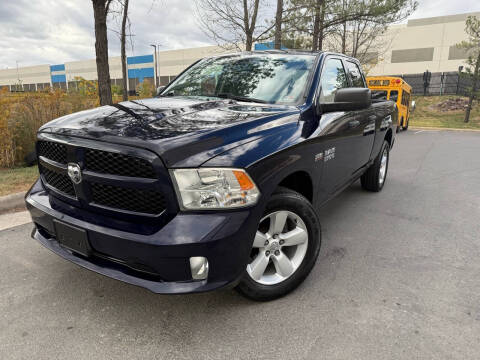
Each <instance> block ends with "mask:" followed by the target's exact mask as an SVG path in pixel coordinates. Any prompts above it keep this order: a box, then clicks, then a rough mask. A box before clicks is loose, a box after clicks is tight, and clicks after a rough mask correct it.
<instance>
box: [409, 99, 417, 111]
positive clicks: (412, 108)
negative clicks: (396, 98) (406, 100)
mask: <svg viewBox="0 0 480 360" xmlns="http://www.w3.org/2000/svg"><path fill="white" fill-rule="evenodd" d="M416 107H417V105H416V103H415V100H412V106H411V108H410V112H412V113H413V112H414V111H415V108H416Z"/></svg>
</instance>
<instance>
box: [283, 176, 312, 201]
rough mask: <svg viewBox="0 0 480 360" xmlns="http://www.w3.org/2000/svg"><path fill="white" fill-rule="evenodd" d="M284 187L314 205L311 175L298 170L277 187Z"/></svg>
mask: <svg viewBox="0 0 480 360" xmlns="http://www.w3.org/2000/svg"><path fill="white" fill-rule="evenodd" d="M279 186H281V187H284V188H287V189H290V190H293V191H296V192H298V193H299V194H301V195H303V196H304V197H305V198H306V199H307V200H308V201H310V203H313V195H314V190H313V181H312V177H311V175H310V174H309V173H308V172H307V171H305V170H297V171H294V172H293V173H291V174H289V175H287V176H286V177H284V178H283V179H282V180H281V181H280V182H279V183H278V185H277V187H279Z"/></svg>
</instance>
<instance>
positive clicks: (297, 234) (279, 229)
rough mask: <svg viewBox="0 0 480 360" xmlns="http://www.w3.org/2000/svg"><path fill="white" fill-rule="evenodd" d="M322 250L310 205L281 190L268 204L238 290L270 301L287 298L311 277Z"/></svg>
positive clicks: (294, 194) (294, 193)
mask: <svg viewBox="0 0 480 360" xmlns="http://www.w3.org/2000/svg"><path fill="white" fill-rule="evenodd" d="M319 250H320V224H319V221H318V219H317V215H316V213H315V211H314V209H313V207H312V205H311V204H310V202H309V201H308V200H307V199H306V198H304V197H303V196H302V195H300V194H299V193H297V192H295V191H292V190H289V189H285V188H279V190H277V191H276V192H275V193H274V194H273V195H272V198H271V199H270V201H269V202H268V204H267V207H266V210H265V213H264V215H263V217H262V219H261V220H260V223H259V225H258V230H257V233H256V235H255V239H254V241H253V246H252V251H251V254H250V260H249V263H248V265H247V268H246V269H245V272H244V275H243V278H242V280H241V281H240V283H239V285H238V286H237V290H238V291H239V292H240V293H242V294H243V295H245V296H246V297H248V298H250V299H253V300H258V301H267V300H273V299H275V298H278V297H280V296H283V295H285V294H287V293H289V292H290V291H292V290H293V289H295V288H296V287H297V286H298V285H300V284H301V283H302V281H303V280H304V279H305V278H306V277H307V275H308V274H309V272H310V270H311V269H312V268H313V265H314V264H315V261H316V259H317V257H318V253H319Z"/></svg>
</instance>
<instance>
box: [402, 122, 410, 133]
mask: <svg viewBox="0 0 480 360" xmlns="http://www.w3.org/2000/svg"><path fill="white" fill-rule="evenodd" d="M409 122H410V119H408V120H407V122H406V123H405V126H402V130H403V131H407V130H408V123H409Z"/></svg>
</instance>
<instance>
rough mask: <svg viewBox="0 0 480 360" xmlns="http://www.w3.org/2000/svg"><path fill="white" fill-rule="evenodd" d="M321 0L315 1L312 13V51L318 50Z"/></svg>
mask: <svg viewBox="0 0 480 360" xmlns="http://www.w3.org/2000/svg"><path fill="white" fill-rule="evenodd" d="M321 2H322V0H316V1H315V7H314V11H315V13H314V14H313V36H312V51H317V50H318V38H319V34H320V7H321Z"/></svg>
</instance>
